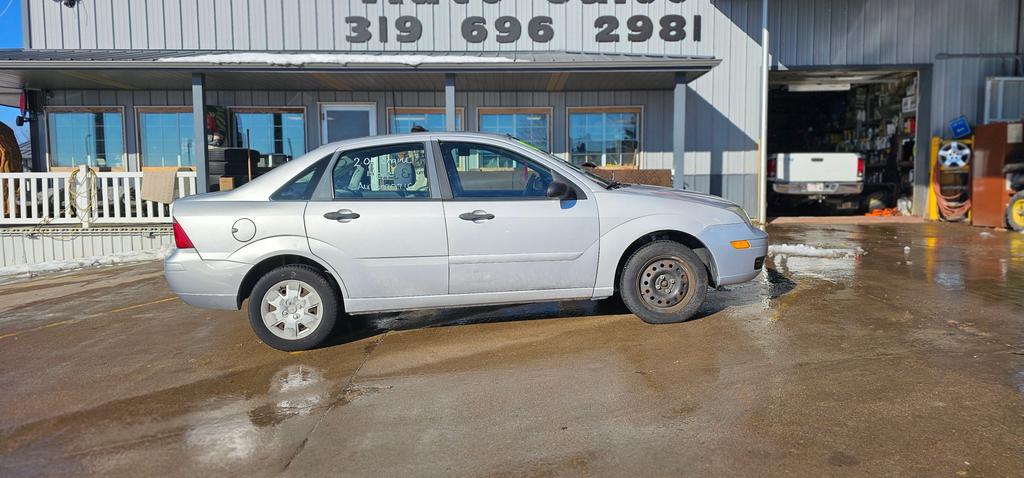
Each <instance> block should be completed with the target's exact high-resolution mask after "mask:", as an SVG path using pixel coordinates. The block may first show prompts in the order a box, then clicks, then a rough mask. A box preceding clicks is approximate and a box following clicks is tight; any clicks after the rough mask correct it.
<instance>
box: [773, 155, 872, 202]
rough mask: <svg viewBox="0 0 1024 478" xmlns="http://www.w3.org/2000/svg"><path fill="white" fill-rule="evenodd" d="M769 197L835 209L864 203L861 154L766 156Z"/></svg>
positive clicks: (775, 200) (781, 200)
mask: <svg viewBox="0 0 1024 478" xmlns="http://www.w3.org/2000/svg"><path fill="white" fill-rule="evenodd" d="M768 182H769V183H771V185H772V188H771V191H772V193H773V194H772V196H773V197H772V201H773V202H775V203H776V204H779V205H786V206H797V205H800V204H813V203H817V204H821V205H825V206H829V207H832V208H834V209H837V210H856V209H861V208H862V207H863V206H864V204H865V203H864V198H863V197H862V195H863V193H864V157H863V156H861V155H859V154H857V153H779V154H773V155H771V156H769V157H768Z"/></svg>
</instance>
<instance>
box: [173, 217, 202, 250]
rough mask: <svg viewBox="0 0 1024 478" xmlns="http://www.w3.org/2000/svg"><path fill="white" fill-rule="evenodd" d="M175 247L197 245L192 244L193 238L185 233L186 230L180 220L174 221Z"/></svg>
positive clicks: (189, 247)
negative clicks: (179, 222)
mask: <svg viewBox="0 0 1024 478" xmlns="http://www.w3.org/2000/svg"><path fill="white" fill-rule="evenodd" d="M173 227H174V247H177V248H178V249H195V247H196V246H193V245H192V239H189V238H188V234H185V230H184V229H182V228H181V224H178V221H177V220H175V221H174V225H173Z"/></svg>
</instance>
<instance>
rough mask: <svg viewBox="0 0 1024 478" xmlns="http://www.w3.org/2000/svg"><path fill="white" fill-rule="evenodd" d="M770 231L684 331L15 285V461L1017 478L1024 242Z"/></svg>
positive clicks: (511, 311)
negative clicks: (345, 323) (276, 338)
mask: <svg viewBox="0 0 1024 478" xmlns="http://www.w3.org/2000/svg"><path fill="white" fill-rule="evenodd" d="M770 232H771V233H772V242H773V243H774V244H776V245H777V247H776V249H775V250H776V252H778V254H776V255H775V256H774V257H773V260H772V261H770V262H769V266H770V268H769V270H768V272H766V273H765V274H764V275H763V277H762V278H760V279H758V280H757V281H756V282H753V283H750V284H746V285H743V286H738V287H729V288H728V290H719V291H714V292H712V293H710V294H709V296H708V303H707V304H706V306H705V309H704V311H702V313H701V314H700V317H699V318H698V319H696V320H693V321H690V322H687V323H683V324H676V325H666V326H650V325H646V324H644V323H642V322H640V321H639V320H638V319H637V318H636V317H634V316H632V315H629V314H628V313H625V312H624V311H622V310H616V309H614V308H613V307H612V308H608V307H607V306H602V305H596V304H595V303H566V304H554V303H551V304H539V305H530V306H518V307H503V308H486V309H461V310H452V311H444V312H417V313H410V314H400V315H386V316H370V317H361V318H354V319H352V320H351V321H350V322H349V327H347V328H346V330H342V331H338V332H337V333H336V337H335V339H334V344H333V345H331V346H329V347H326V348H323V349H320V350H316V351H311V352H305V353H293V354H287V353H282V352H277V351H275V350H272V349H270V348H268V347H266V346H264V345H263V344H261V343H259V342H258V341H257V340H256V339H255V337H254V335H253V334H252V332H251V331H250V330H249V326H248V322H247V320H246V318H245V316H244V314H243V313H241V312H216V311H207V310H199V309H194V308H191V307H189V306H187V305H185V304H183V303H182V302H180V301H179V300H177V299H176V298H174V297H173V296H172V295H171V293H170V292H169V291H168V290H167V287H166V285H165V283H164V281H163V278H162V276H161V271H160V266H159V265H158V264H152V263H151V264H145V265H137V266H122V267H115V268H104V269H94V270H89V271H81V272H76V273H70V274H64V275H59V276H48V277H42V278H36V279H33V280H25V281H19V282H14V283H8V284H6V285H2V286H0V391H2V392H0V475H2V476H33V475H83V474H87V475H108V474H113V475H134V476H140V475H172V474H173V475H201V474H227V475H244V476H266V475H282V474H283V475H297V476H308V475H349V476H410V475H418V476H422V475H425V476H452V475H457V476H549V475H557V476H636V475H645V476H680V475H705V476H707V475H712V476H720V475H731V476H765V475H777V476H778V475H787V476H790V475H803V476H821V475H848V476H864V475H869V476H870V475H909V476H1021V475H1024V235H1021V234H1012V233H1008V232H1003V231H987V232H983V231H982V230H979V229H973V228H969V227H967V226H957V225H937V224H916V225H915V224H903V225H875V226H853V225H846V226H844V225H834V224H832V225H785V226H774V227H772V228H771V229H770ZM784 244H788V245H789V247H787V246H783V245H784ZM801 245H812V246H818V248H817V249H811V248H807V247H802V246H801ZM907 248H909V249H907ZM823 249H833V250H831V251H826V250H823Z"/></svg>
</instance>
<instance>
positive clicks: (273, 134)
mask: <svg viewBox="0 0 1024 478" xmlns="http://www.w3.org/2000/svg"><path fill="white" fill-rule="evenodd" d="M232 120H233V123H234V133H235V145H237V146H239V147H242V148H249V149H253V150H256V151H258V152H259V163H258V165H257V167H258V168H261V169H262V168H265V169H269V168H273V167H274V166H277V165H280V164H281V163H283V162H286V161H291V160H292V159H293V158H296V157H299V156H301V155H303V154H305V153H306V119H305V114H304V113H303V112H302V110H301V109H294V108H282V109H269V110H234V111H233V112H232Z"/></svg>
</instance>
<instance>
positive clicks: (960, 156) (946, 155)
mask: <svg viewBox="0 0 1024 478" xmlns="http://www.w3.org/2000/svg"><path fill="white" fill-rule="evenodd" d="M939 159H940V160H941V161H942V167H943V168H946V169H951V168H962V167H964V166H967V163H969V162H971V148H968V147H967V145H965V144H963V143H961V142H959V141H953V142H950V143H946V144H945V145H943V146H942V148H939Z"/></svg>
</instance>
